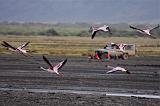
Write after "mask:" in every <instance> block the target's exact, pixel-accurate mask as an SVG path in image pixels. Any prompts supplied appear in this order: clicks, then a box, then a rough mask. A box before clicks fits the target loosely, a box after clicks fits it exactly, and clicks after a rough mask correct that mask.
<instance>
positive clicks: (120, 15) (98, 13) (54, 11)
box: [0, 0, 160, 23]
mask: <svg viewBox="0 0 160 106" xmlns="http://www.w3.org/2000/svg"><path fill="white" fill-rule="evenodd" d="M0 21H28V22H32V21H34V22H109V23H112V22H149V23H150V22H156V23H159V22H160V0H0Z"/></svg>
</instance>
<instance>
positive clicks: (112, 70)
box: [107, 66, 130, 74]
mask: <svg viewBox="0 0 160 106" xmlns="http://www.w3.org/2000/svg"><path fill="white" fill-rule="evenodd" d="M107 68H110V69H111V70H109V71H108V72H107V74H109V73H114V72H116V71H121V72H126V73H127V74H130V72H129V71H128V70H126V69H124V68H122V67H112V66H107Z"/></svg>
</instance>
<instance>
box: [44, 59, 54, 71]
mask: <svg viewBox="0 0 160 106" xmlns="http://www.w3.org/2000/svg"><path fill="white" fill-rule="evenodd" d="M43 60H44V61H45V62H46V63H47V64H48V65H49V66H50V67H51V68H53V66H52V65H51V63H50V62H49V60H48V59H47V58H46V57H45V56H43Z"/></svg>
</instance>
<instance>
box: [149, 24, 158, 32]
mask: <svg viewBox="0 0 160 106" xmlns="http://www.w3.org/2000/svg"><path fill="white" fill-rule="evenodd" d="M157 28H159V24H158V26H156V27H154V28H152V29H150V31H152V30H154V29H157Z"/></svg>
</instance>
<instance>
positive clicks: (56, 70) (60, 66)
mask: <svg viewBox="0 0 160 106" xmlns="http://www.w3.org/2000/svg"><path fill="white" fill-rule="evenodd" d="M43 60H44V61H45V62H46V63H47V64H48V65H49V66H50V67H49V68H48V69H45V68H43V67H40V69H42V70H45V71H48V72H50V73H56V74H57V75H60V76H63V74H60V73H59V72H58V71H59V70H58V69H60V68H62V67H63V66H64V64H65V63H66V62H67V59H65V60H64V61H61V62H60V63H58V64H57V65H55V66H53V65H52V64H51V63H50V62H49V61H48V59H47V58H46V57H45V56H43Z"/></svg>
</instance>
